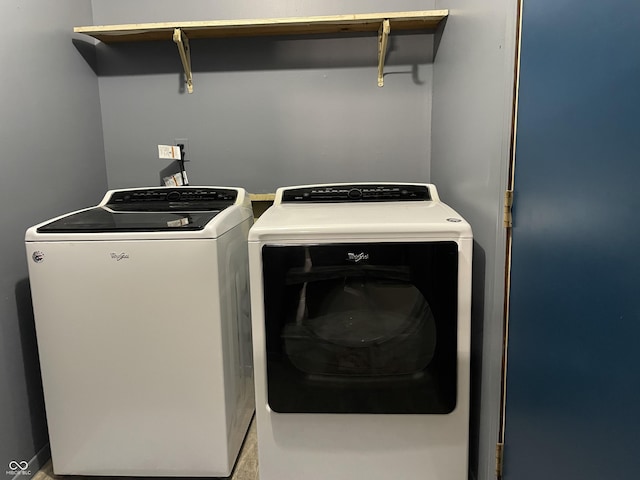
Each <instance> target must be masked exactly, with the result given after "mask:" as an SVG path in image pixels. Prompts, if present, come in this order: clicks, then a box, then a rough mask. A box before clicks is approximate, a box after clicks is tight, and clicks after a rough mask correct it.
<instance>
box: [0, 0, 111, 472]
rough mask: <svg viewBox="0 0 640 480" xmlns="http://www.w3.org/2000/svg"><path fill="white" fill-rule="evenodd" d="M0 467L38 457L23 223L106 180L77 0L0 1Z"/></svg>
mask: <svg viewBox="0 0 640 480" xmlns="http://www.w3.org/2000/svg"><path fill="white" fill-rule="evenodd" d="M0 18H2V19H6V20H8V21H5V22H3V27H2V30H0V42H1V43H2V46H1V47H0V63H1V64H2V66H3V68H2V74H0V75H1V76H0V86H1V89H0V105H2V120H1V123H0V146H1V147H2V154H1V155H0V171H1V172H2V174H1V175H0V204H1V205H2V206H3V208H2V210H0V223H1V224H2V229H1V230H0V250H1V251H2V256H1V259H2V260H1V262H2V263H1V265H2V267H1V270H0V372H1V374H0V471H4V470H6V469H7V466H8V464H9V462H10V461H12V460H16V461H23V460H27V461H29V460H31V459H32V458H34V456H35V455H36V454H37V453H38V452H40V451H42V454H41V458H40V459H38V458H34V461H33V463H32V465H31V466H30V467H29V468H30V469H31V470H32V473H35V471H36V470H37V468H38V463H39V460H46V459H47V458H48V456H47V455H48V452H47V449H46V446H47V443H48V438H47V430H46V423H45V416H44V408H43V399H42V386H41V382H40V372H39V366H38V358H37V349H36V345H35V333H34V326H33V313H32V309H31V299H30V294H29V286H28V280H27V263H26V258H25V254H24V240H23V239H24V232H25V230H26V228H27V227H29V226H30V225H33V224H34V223H36V222H39V221H42V220H45V219H47V218H49V217H51V216H53V215H56V214H61V213H64V212H66V211H70V210H71V209H76V208H80V207H84V206H88V205H90V204H92V203H95V202H97V201H98V200H99V198H100V197H101V194H102V193H104V190H105V188H106V172H105V165H104V149H103V141H102V127H101V119H100V106H99V100H98V82H97V79H96V76H95V73H94V72H93V71H92V70H91V68H90V66H89V64H88V63H87V62H86V61H85V60H84V59H83V57H82V55H81V54H80V53H79V51H78V50H77V49H76V48H75V47H74V44H73V43H72V33H71V32H72V27H73V25H76V24H83V23H90V22H91V5H90V3H89V2H87V1H83V0H74V1H66V2H39V1H35V0H0Z"/></svg>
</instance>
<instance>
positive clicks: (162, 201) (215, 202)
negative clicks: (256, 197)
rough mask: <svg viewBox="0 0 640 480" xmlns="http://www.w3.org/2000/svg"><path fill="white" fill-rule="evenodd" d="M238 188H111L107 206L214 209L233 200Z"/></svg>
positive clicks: (139, 208) (226, 205) (128, 208)
mask: <svg viewBox="0 0 640 480" xmlns="http://www.w3.org/2000/svg"><path fill="white" fill-rule="evenodd" d="M237 197H238V192H237V191H236V190H231V189H225V188H207V187H193V188H192V187H181V188H167V187H160V188H144V189H137V190H123V191H119V192H114V193H113V194H112V195H111V197H110V198H109V200H108V201H107V203H106V205H105V206H106V207H108V208H110V209H112V210H115V211H123V210H128V211H131V210H145V211H146V210H153V211H168V210H192V211H196V210H216V209H220V207H228V206H230V205H233V204H234V203H235V202H236V199H237Z"/></svg>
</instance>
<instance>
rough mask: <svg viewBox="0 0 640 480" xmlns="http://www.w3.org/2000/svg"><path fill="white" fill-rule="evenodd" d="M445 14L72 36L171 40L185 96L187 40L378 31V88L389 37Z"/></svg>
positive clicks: (150, 26)
mask: <svg viewBox="0 0 640 480" xmlns="http://www.w3.org/2000/svg"><path fill="white" fill-rule="evenodd" d="M448 15H449V11H448V10H421V11H412V12H386V13H364V14H353V15H329V16H318V17H290V18H261V19H251V20H215V21H204V22H201V21H199V22H165V23H130V24H124V25H99V26H86V27H75V28H74V29H73V31H74V32H75V33H82V34H84V35H89V36H91V37H93V38H96V39H98V40H100V41H101V42H103V43H114V42H146V41H153V40H173V41H174V42H175V44H176V46H177V47H178V51H179V53H180V60H181V61H182V66H183V68H184V75H185V82H186V84H187V89H188V91H189V93H191V92H193V81H192V72H191V50H190V46H189V39H194V38H219V37H253V36H259V35H314V34H335V33H353V32H378V86H379V87H382V86H383V83H384V81H383V77H384V60H385V55H386V53H387V42H388V37H389V34H390V33H391V32H395V31H398V30H400V31H402V30H404V31H407V30H433V29H435V28H436V27H437V26H438V25H439V24H440V22H442V21H443V20H444V19H445V18H447V16H448Z"/></svg>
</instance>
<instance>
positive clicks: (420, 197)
mask: <svg viewBox="0 0 640 480" xmlns="http://www.w3.org/2000/svg"><path fill="white" fill-rule="evenodd" d="M425 200H431V195H430V194H429V188H428V187H427V186H425V185H406V184H390V183H385V184H379V185H377V184H340V185H317V186H308V187H300V188H292V189H287V190H285V191H284V192H283V194H282V203H292V202H296V203H314V202H402V201H425Z"/></svg>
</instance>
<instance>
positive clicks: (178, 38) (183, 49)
mask: <svg viewBox="0 0 640 480" xmlns="http://www.w3.org/2000/svg"><path fill="white" fill-rule="evenodd" d="M173 41H174V42H175V44H176V45H177V46H178V52H179V53H180V60H182V68H184V78H185V81H186V83H187V92H189V93H193V78H192V75H191V49H190V48H189V38H188V37H187V35H186V34H185V33H184V32H183V31H182V30H181V29H180V28H176V29H174V30H173Z"/></svg>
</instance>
